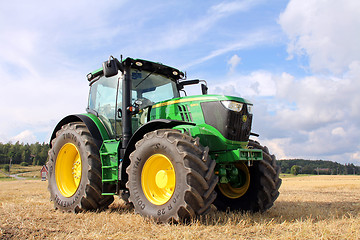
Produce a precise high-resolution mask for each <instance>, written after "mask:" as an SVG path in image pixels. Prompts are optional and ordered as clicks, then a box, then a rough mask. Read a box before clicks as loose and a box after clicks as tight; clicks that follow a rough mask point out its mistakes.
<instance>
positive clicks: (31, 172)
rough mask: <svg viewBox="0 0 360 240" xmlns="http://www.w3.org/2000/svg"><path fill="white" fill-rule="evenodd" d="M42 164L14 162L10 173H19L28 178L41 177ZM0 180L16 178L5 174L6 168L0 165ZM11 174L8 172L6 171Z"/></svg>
mask: <svg viewBox="0 0 360 240" xmlns="http://www.w3.org/2000/svg"><path fill="white" fill-rule="evenodd" d="M41 168H42V166H21V165H20V164H12V165H11V169H10V174H11V175H13V174H17V175H18V176H19V177H24V178H27V179H40V178H41V176H40V170H41ZM0 170H1V171H0V180H15V179H14V178H12V177H9V176H7V175H5V174H4V173H5V170H4V169H3V168H2V167H1V166H0ZM6 173H7V174H9V173H8V172H6Z"/></svg>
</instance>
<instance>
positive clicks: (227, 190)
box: [219, 162, 250, 199]
mask: <svg viewBox="0 0 360 240" xmlns="http://www.w3.org/2000/svg"><path fill="white" fill-rule="evenodd" d="M235 166H236V168H237V169H238V170H239V173H240V174H241V175H243V176H244V178H245V179H244V180H245V183H244V184H243V185H242V186H241V187H239V188H235V187H233V186H231V184H230V183H220V184H219V189H220V191H221V193H222V194H223V195H224V196H226V197H228V198H232V199H235V198H239V197H241V196H243V195H244V194H245V193H246V192H247V190H248V189H249V186H250V172H249V169H248V168H247V167H246V165H245V164H244V163H242V162H241V163H236V164H235Z"/></svg>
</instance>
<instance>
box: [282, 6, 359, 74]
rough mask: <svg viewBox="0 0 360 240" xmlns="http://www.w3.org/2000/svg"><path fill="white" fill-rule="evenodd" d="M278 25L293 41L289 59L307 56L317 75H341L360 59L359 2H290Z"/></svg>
mask: <svg viewBox="0 0 360 240" xmlns="http://www.w3.org/2000/svg"><path fill="white" fill-rule="evenodd" d="M279 23H280V25H281V27H282V28H283V30H284V32H285V33H286V34H287V36H288V37H289V39H290V43H289V44H288V52H289V54H290V56H293V55H306V56H308V57H309V62H310V67H311V69H312V70H313V71H315V72H324V71H329V72H331V73H335V74H341V73H343V72H344V71H347V70H348V68H349V65H350V64H351V63H352V62H353V61H357V60H359V56H360V45H359V44H358V39H360V28H359V26H360V1H358V0H347V1H337V0H327V1H323V0H312V1H302V0H291V1H290V2H289V4H288V5H287V7H286V9H285V11H284V12H283V13H282V14H281V15H280V17H279Z"/></svg>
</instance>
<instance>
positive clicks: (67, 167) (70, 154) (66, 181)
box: [55, 143, 82, 197]
mask: <svg viewBox="0 0 360 240" xmlns="http://www.w3.org/2000/svg"><path fill="white" fill-rule="evenodd" d="M81 173H82V162H81V157H80V154H79V150H78V149H77V148H76V146H75V145H74V144H72V143H66V144H65V145H64V146H62V148H61V149H60V151H59V153H58V155H57V158H56V164H55V180H56V185H57V187H58V189H59V191H60V193H61V194H62V195H63V196H64V197H71V196H73V195H74V194H75V192H76V190H77V189H78V187H79V185H80V181H81Z"/></svg>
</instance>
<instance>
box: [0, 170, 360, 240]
mask: <svg viewBox="0 0 360 240" xmlns="http://www.w3.org/2000/svg"><path fill="white" fill-rule="evenodd" d="M280 192H281V194H280V196H279V198H278V200H277V201H276V202H275V205H274V206H273V207H272V208H271V209H270V210H269V211H267V212H266V213H263V214H260V213H256V214H248V213H238V212H228V213H224V212H214V213H212V214H211V215H210V216H208V217H206V218H203V219H197V220H194V221H193V222H191V223H190V224H187V225H185V224H156V223H154V222H152V221H151V220H149V219H145V218H143V217H141V216H139V215H137V214H134V213H133V210H132V209H130V208H128V207H126V205H124V203H123V202H122V201H121V200H119V199H118V198H117V197H116V200H115V202H114V203H113V204H112V205H110V208H109V209H108V210H106V211H102V212H85V213H80V214H72V213H63V212H61V211H55V210H53V204H52V203H51V202H50V201H49V193H48V192H47V182H42V181H40V180H35V181H29V180H23V181H2V182H0V239H359V238H360V228H359V226H360V176H305V177H296V178H284V179H283V184H282V186H281V188H280Z"/></svg>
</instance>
